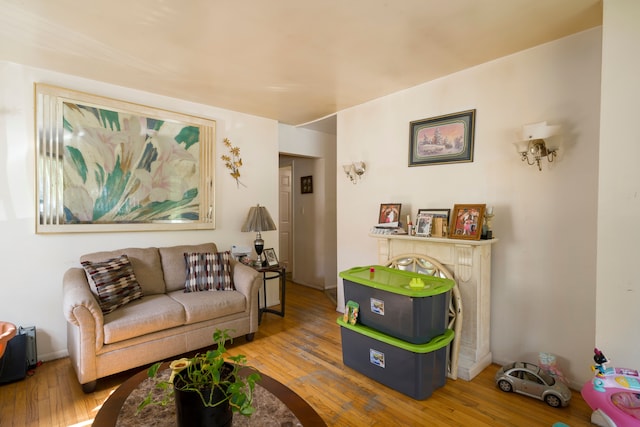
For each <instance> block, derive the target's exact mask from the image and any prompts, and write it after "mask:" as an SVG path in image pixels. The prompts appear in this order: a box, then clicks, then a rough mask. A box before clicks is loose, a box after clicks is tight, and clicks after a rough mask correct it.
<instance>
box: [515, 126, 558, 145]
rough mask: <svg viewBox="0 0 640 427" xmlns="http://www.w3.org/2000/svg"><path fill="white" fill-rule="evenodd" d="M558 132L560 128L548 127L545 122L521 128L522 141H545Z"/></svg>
mask: <svg viewBox="0 0 640 427" xmlns="http://www.w3.org/2000/svg"><path fill="white" fill-rule="evenodd" d="M559 132H560V126H548V125H547V122H540V123H532V124H530V125H524V126H522V140H523V141H531V140H534V139H545V138H549V137H550V136H553V135H556V134H558V133H559Z"/></svg>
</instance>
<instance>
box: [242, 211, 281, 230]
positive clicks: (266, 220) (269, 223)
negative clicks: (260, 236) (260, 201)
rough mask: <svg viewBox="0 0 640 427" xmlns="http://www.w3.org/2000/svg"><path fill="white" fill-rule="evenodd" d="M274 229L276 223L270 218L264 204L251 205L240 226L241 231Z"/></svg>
mask: <svg viewBox="0 0 640 427" xmlns="http://www.w3.org/2000/svg"><path fill="white" fill-rule="evenodd" d="M275 229H276V224H275V223H274V222H273V219H271V215H269V211H268V210H267V208H265V207H264V206H260V205H257V206H252V207H251V209H249V214H248V215H247V219H246V220H245V222H244V225H243V226H242V231H257V232H261V231H272V230H275Z"/></svg>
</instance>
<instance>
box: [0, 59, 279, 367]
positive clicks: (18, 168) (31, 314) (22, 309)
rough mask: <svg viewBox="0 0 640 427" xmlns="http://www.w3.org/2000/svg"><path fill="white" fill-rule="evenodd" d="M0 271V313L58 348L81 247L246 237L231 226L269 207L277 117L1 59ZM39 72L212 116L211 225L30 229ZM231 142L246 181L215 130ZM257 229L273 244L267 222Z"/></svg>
mask: <svg viewBox="0 0 640 427" xmlns="http://www.w3.org/2000/svg"><path fill="white" fill-rule="evenodd" d="M0 82H1V83H0V164H2V167H1V168H0V171H1V172H0V236H2V243H1V244H0V268H1V269H2V272H3V278H2V281H0V293H1V294H2V297H0V316H1V317H2V318H1V320H7V321H11V322H14V323H16V324H18V325H22V326H31V325H34V326H36V327H37V331H38V356H39V357H40V358H41V359H43V360H49V359H52V358H55V357H61V356H64V355H66V329H65V328H66V326H65V324H66V323H65V319H64V317H63V313H62V309H61V307H62V292H61V280H62V275H63V274H64V271H65V270H66V269H67V268H69V267H71V266H79V263H78V258H79V256H80V255H81V254H83V253H87V252H93V251H98V250H108V249H117V248H122V247H130V246H134V247H148V246H160V245H172V244H183V243H198V242H205V241H214V242H215V243H217V244H218V247H219V249H221V250H228V249H230V247H231V245H232V244H241V245H251V242H253V240H254V239H255V234H253V233H242V232H240V228H241V226H242V222H243V221H244V219H245V217H246V214H247V212H248V211H249V207H250V206H252V205H255V204H257V203H260V204H261V205H264V206H267V208H268V209H269V212H271V214H272V215H273V216H276V217H277V215H278V190H277V184H278V124H277V122H276V121H274V120H268V119H264V118H260V117H255V116H250V115H247V114H241V113H236V112H231V111H227V110H222V109H219V108H214V107H210V106H205V105H200V104H194V103H190V102H186V101H182V100H179V99H172V98H167V97H162V96H158V95H153V94H149V93H145V92H140V91H133V90H129V89H126V88H122V87H117V86H112V85H107V84H103V83H100V82H95V81H89V80H84V79H79V78H75V77H72V76H68V75H63V74H57V73H52V72H48V71H45V70H40V69H34V68H29V67H24V66H20V65H15V64H9V63H5V62H0ZM34 82H43V83H49V84H54V85H57V86H63V87H69V88H72V89H76V90H81V91H84V92H88V93H93V94H98V95H105V96H109V97H112V98H116V99H122V100H127V101H132V102H136V103H140V104H145V105H151V106H154V107H158V108H164V109H168V110H173V111H179V112H181V113H187V114H192V115H197V116H202V117H206V118H210V119H214V120H216V122H217V137H216V140H217V147H216V149H217V155H216V157H217V159H216V166H217V171H216V196H215V198H216V206H217V208H216V225H217V229H216V230H215V231H181V232H179V231H171V232H140V233H100V234H92V233H79V234H60V235H36V234H35V195H34V192H33V188H34V173H35V172H34V158H33V152H34V149H33V148H34V142H33V128H34V126H33V97H34V96H33V83H34ZM225 137H229V138H230V139H231V141H232V142H233V144H234V145H237V146H239V147H240V152H241V157H242V160H243V164H244V166H243V167H242V169H241V173H242V178H241V180H242V182H243V183H245V184H246V186H247V187H246V188H245V187H241V188H237V187H236V184H235V181H234V180H233V179H232V178H231V177H230V176H229V175H228V173H227V171H226V170H225V169H224V167H223V164H222V161H221V160H220V159H219V157H220V154H221V153H222V152H224V147H223V145H222V140H223V138H225ZM263 237H264V238H265V239H266V240H268V241H270V242H273V244H274V245H275V246H276V247H277V244H278V238H277V234H276V232H268V233H264V234H263Z"/></svg>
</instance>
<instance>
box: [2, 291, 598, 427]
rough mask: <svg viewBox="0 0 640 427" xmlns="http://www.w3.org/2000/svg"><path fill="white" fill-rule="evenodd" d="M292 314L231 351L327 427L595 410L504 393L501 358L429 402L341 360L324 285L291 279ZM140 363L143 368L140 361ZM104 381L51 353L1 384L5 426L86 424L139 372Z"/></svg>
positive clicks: (527, 422)
mask: <svg viewBox="0 0 640 427" xmlns="http://www.w3.org/2000/svg"><path fill="white" fill-rule="evenodd" d="M286 301H287V306H286V316H285V317H284V318H281V317H279V316H275V315H273V314H268V313H267V314H264V315H263V318H262V323H261V325H260V329H259V331H258V333H257V334H256V337H255V340H254V341H253V342H250V343H247V342H246V341H245V339H244V338H238V339H237V340H236V341H235V342H234V343H233V344H231V345H229V346H228V348H229V353H231V354H238V353H242V354H245V355H246V356H247V357H248V359H249V362H250V364H251V365H253V366H254V367H256V368H258V369H259V370H261V371H262V372H264V373H265V374H267V375H269V376H271V377H273V378H275V379H276V380H278V381H280V382H281V383H283V384H285V385H286V386H288V387H289V388H291V389H292V390H293V391H295V392H296V393H298V394H299V395H300V396H301V397H302V398H304V399H305V400H306V401H307V402H309V404H310V405H311V406H313V407H314V409H315V410H316V411H317V412H318V413H319V414H320V415H321V416H322V418H323V419H324V420H325V421H326V423H327V424H328V425H329V426H552V425H553V424H554V423H556V422H564V423H566V424H568V425H569V426H571V427H576V426H589V425H591V424H590V422H589V419H590V415H591V409H590V408H589V407H588V406H587V404H586V403H585V402H584V400H583V399H582V397H581V396H580V394H579V393H578V392H574V393H573V397H572V400H571V403H570V405H569V406H568V407H567V408H560V409H554V408H551V407H549V406H547V405H546V404H545V403H544V402H541V401H538V400H535V399H531V398H527V397H523V396H520V395H515V394H507V393H504V392H502V391H500V390H498V388H497V387H496V386H495V384H494V382H493V376H494V374H495V372H496V370H497V369H498V366H496V365H492V366H490V367H488V368H487V369H485V370H484V371H483V372H482V373H481V374H480V375H479V376H478V377H476V378H474V379H473V381H469V382H467V381H464V380H460V379H459V380H455V381H454V380H447V384H446V385H445V386H444V387H442V388H440V389H437V390H435V391H434V393H433V395H432V396H431V397H430V398H428V399H426V400H423V401H417V400H414V399H411V398H409V397H407V396H405V395H403V394H401V393H399V392H396V391H394V390H392V389H390V388H387V387H385V386H383V385H381V384H379V383H377V382H375V381H373V380H371V379H369V378H367V377H365V376H363V375H361V374H359V373H357V372H355V371H353V370H352V369H350V368H347V367H346V366H344V365H343V363H342V349H341V341H340V328H339V327H338V326H337V324H336V318H337V317H338V315H339V313H337V312H336V311H335V304H334V303H333V302H332V301H330V299H329V298H328V297H327V296H326V295H325V294H324V293H323V292H321V291H317V290H314V289H310V288H307V287H304V286H300V285H296V284H293V283H291V282H288V283H287V298H286ZM141 369H142V368H141ZM139 370H140V369H137V370H132V371H129V372H124V373H122V374H118V375H114V376H111V377H109V378H105V379H102V380H100V381H98V387H97V389H96V391H95V392H94V393H91V394H84V393H83V392H82V390H81V388H80V385H79V384H78V383H77V380H76V379H75V375H74V374H73V372H72V368H71V365H70V363H69V360H68V359H66V358H65V359H60V360H55V361H51V362H46V363H44V364H43V365H42V366H40V367H39V368H37V370H36V372H35V374H34V375H32V376H30V377H28V378H26V379H25V380H23V381H19V382H16V383H12V384H5V385H2V386H0V426H2V427H10V426H46V427H49V426H51V427H53V426H65V427H68V426H88V425H91V422H92V420H93V418H94V416H95V414H96V412H97V411H98V410H99V408H100V405H101V404H102V402H104V400H105V399H106V398H107V397H108V396H109V394H110V393H111V392H112V391H113V390H115V389H116V388H117V387H118V385H119V384H121V383H122V382H123V381H124V380H126V379H127V378H128V377H130V376H131V375H133V373H135V372H137V371H139Z"/></svg>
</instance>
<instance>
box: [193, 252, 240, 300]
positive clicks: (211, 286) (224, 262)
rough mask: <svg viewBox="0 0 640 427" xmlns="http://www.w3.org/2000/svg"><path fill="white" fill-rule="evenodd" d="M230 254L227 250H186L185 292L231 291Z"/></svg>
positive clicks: (232, 288)
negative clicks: (212, 251) (213, 251)
mask: <svg viewBox="0 0 640 427" xmlns="http://www.w3.org/2000/svg"><path fill="white" fill-rule="evenodd" d="M230 259H231V254H230V253H229V252H228V251H227V252H215V253H211V252H187V253H185V254H184V261H185V264H186V272H185V274H186V280H185V284H184V291H185V292H198V291H233V290H234V289H235V288H234V287H233V280H232V279H231V263H230Z"/></svg>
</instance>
